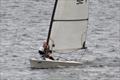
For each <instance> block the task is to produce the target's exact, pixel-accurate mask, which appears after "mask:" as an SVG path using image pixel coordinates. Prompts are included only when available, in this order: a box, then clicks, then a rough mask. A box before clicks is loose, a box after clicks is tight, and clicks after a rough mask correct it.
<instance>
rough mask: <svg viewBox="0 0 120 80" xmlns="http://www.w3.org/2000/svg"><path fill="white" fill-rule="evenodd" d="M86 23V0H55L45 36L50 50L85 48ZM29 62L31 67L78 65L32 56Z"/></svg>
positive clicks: (76, 63) (62, 50)
mask: <svg viewBox="0 0 120 80" xmlns="http://www.w3.org/2000/svg"><path fill="white" fill-rule="evenodd" d="M87 24H88V3H87V0H55V4H54V9H53V14H52V18H51V22H50V27H49V32H48V37H47V44H48V45H49V47H50V50H52V52H55V51H56V52H57V51H58V52H59V51H61V52H64V51H66V50H67V51H72V50H78V49H85V48H86V47H85V41H86V33H87ZM68 54H69V53H68ZM30 64H31V67H32V68H56V67H64V66H65V67H69V66H78V65H80V62H77V61H61V60H39V59H36V58H32V59H30Z"/></svg>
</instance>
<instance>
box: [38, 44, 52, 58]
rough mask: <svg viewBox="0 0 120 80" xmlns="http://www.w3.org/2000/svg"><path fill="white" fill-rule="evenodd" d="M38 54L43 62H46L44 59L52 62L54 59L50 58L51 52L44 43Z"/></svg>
mask: <svg viewBox="0 0 120 80" xmlns="http://www.w3.org/2000/svg"><path fill="white" fill-rule="evenodd" d="M38 52H39V54H40V55H41V57H42V59H43V60H46V58H47V59H50V60H54V58H53V57H52V56H51V54H52V51H51V50H49V46H48V45H47V43H46V42H44V43H43V46H41V47H40V48H39V50H38Z"/></svg>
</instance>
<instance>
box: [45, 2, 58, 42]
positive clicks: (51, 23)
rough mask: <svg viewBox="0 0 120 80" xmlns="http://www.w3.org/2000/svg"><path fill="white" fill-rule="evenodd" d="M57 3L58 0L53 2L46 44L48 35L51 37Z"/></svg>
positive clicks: (48, 38)
mask: <svg viewBox="0 0 120 80" xmlns="http://www.w3.org/2000/svg"><path fill="white" fill-rule="evenodd" d="M57 2H58V0H55V4H54V9H53V12H52V17H51V21H50V27H49V31H48V37H47V44H48V43H49V40H50V35H51V30H52V25H53V21H54V15H55V10H56V7H57Z"/></svg>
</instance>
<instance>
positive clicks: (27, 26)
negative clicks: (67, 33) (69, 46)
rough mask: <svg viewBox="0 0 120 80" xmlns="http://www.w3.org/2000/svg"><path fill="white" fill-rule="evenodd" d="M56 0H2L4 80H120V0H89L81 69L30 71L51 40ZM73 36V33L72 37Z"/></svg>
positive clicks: (0, 73) (0, 67)
mask: <svg viewBox="0 0 120 80" xmlns="http://www.w3.org/2000/svg"><path fill="white" fill-rule="evenodd" d="M53 6H54V0H0V80H120V0H89V24H88V32H87V45H86V46H87V47H88V50H86V51H85V52H84V54H82V57H81V52H79V51H77V52H76V53H73V54H72V53H70V54H62V55H63V57H64V56H65V57H67V59H75V60H79V61H80V62H83V64H82V65H80V66H78V67H70V68H59V69H37V70H36V69H35V70H32V69H31V68H30V63H29V59H30V58H31V57H39V54H38V52H37V51H38V48H39V46H40V45H41V44H42V42H43V41H44V40H45V39H46V38H47V33H48V29H49V23H50V19H51V15H52V10H53ZM71 35H72V34H71Z"/></svg>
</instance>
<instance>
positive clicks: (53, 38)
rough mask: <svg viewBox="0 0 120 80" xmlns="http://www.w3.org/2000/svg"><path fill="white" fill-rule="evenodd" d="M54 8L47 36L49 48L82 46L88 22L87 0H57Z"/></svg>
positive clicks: (77, 47)
mask: <svg viewBox="0 0 120 80" xmlns="http://www.w3.org/2000/svg"><path fill="white" fill-rule="evenodd" d="M55 8H56V9H55V11H54V16H53V21H52V25H51V32H50V38H49V45H50V48H52V49H53V50H73V49H79V48H82V47H83V45H84V42H85V39H86V31H87V22H88V4H87V0H57V4H56V7H55ZM53 45H54V47H53Z"/></svg>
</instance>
